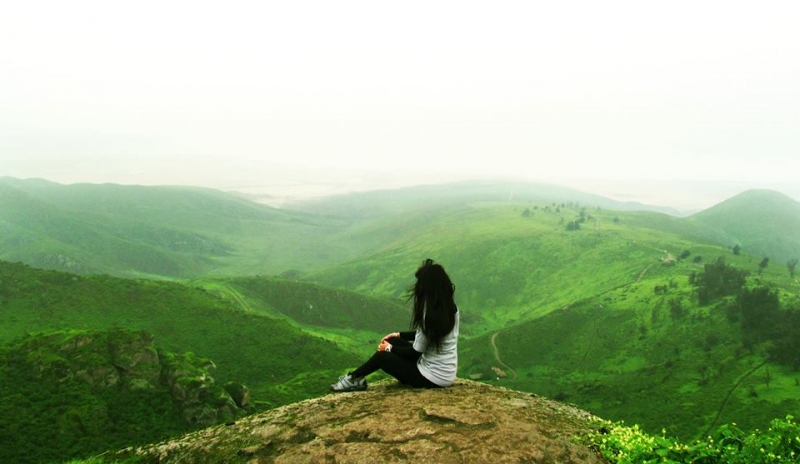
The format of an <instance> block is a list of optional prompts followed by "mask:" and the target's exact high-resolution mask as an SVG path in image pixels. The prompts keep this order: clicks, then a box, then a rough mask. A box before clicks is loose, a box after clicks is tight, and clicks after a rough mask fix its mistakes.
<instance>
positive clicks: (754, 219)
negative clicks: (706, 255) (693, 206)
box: [690, 190, 800, 267]
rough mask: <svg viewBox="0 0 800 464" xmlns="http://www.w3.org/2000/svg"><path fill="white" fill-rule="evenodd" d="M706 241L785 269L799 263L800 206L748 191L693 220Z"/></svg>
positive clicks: (778, 196) (779, 196)
mask: <svg viewBox="0 0 800 464" xmlns="http://www.w3.org/2000/svg"><path fill="white" fill-rule="evenodd" d="M690 221H691V222H693V223H695V224H699V225H701V226H703V227H704V231H703V232H704V234H703V236H704V238H706V239H711V240H714V241H715V242H717V243H721V244H727V245H728V246H734V245H739V246H741V248H742V250H743V251H746V252H748V253H751V254H754V255H761V256H767V257H769V258H770V259H771V260H772V265H773V266H776V267H778V266H780V267H784V265H785V264H786V262H787V261H788V260H790V259H800V234H798V231H800V203H798V202H797V201H794V200H792V199H791V198H789V197H787V196H786V195H784V194H782V193H779V192H775V191H771V190H749V191H746V192H743V193H741V194H739V195H737V196H735V197H733V198H730V199H728V200H725V201H723V202H722V203H719V204H717V205H715V206H713V207H711V208H709V209H707V210H705V211H701V212H699V213H697V214H695V215H694V216H692V217H691V218H690Z"/></svg>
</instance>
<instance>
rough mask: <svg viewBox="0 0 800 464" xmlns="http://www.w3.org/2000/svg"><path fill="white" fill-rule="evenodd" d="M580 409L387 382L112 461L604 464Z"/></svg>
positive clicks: (498, 391)
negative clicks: (585, 437)
mask: <svg viewBox="0 0 800 464" xmlns="http://www.w3.org/2000/svg"><path fill="white" fill-rule="evenodd" d="M596 421H597V418H596V417H594V416H592V415H591V414H589V413H587V412H586V411H583V410H580V409H578V408H576V407H574V406H571V405H566V404H563V403H558V402H555V401H552V400H548V399H545V398H542V397H539V396H536V395H533V394H530V393H523V392H519V391H514V390H508V389H505V388H500V387H495V386H491V385H487V384H483V383H478V382H473V381H469V380H458V381H457V382H456V384H455V385H453V386H452V387H450V388H446V389H441V390H415V389H410V388H406V387H403V386H400V385H398V384H397V383H395V382H393V381H383V382H379V383H377V384H375V385H370V388H369V390H367V391H365V392H353V393H339V394H329V395H326V396H323V397H320V398H315V399H311V400H306V401H302V402H299V403H294V404H291V405H287V406H283V407H280V408H277V409H273V410H270V411H266V412H262V413H258V414H254V415H251V416H247V417H245V418H243V419H240V420H238V421H237V422H236V423H233V424H228V425H225V426H216V427H211V428H208V429H204V430H201V431H198V432H193V433H191V434H188V435H185V436H183V437H181V438H178V439H175V440H172V441H168V442H164V443H159V444H155V445H149V446H146V447H139V448H128V449H125V450H122V451H120V452H118V453H115V454H113V455H106V457H107V458H109V459H111V460H119V459H123V460H128V459H131V460H134V461H136V462H153V463H156V462H158V463H179V462H180V463H183V462H192V463H221V462H225V463H298V462H313V463H320V462H335V463H374V462H381V463H392V462H406V461H409V462H415V463H451V462H452V463H484V462H487V463H488V462H491V463H516V462H528V463H602V462H604V461H603V460H602V459H601V458H599V457H597V456H596V455H595V454H594V452H592V451H591V450H590V449H588V448H587V447H586V446H584V445H582V444H580V443H578V442H576V441H575V439H574V437H576V436H579V435H581V434H584V433H586V432H588V431H590V430H592V429H593V428H595V427H597V422H596Z"/></svg>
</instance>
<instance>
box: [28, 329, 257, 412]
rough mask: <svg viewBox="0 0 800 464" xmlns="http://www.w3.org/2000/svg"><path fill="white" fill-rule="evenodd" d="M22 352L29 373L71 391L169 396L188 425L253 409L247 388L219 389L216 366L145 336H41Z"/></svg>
mask: <svg viewBox="0 0 800 464" xmlns="http://www.w3.org/2000/svg"><path fill="white" fill-rule="evenodd" d="M18 352H19V353H21V354H23V356H24V360H25V361H24V362H25V364H27V366H28V367H26V370H29V371H30V372H32V373H33V374H34V376H35V377H36V378H37V379H39V380H40V381H43V382H49V383H51V384H56V385H65V386H66V385H69V386H70V387H71V388H75V387H76V386H77V385H85V386H86V387H87V388H88V390H87V392H92V393H93V394H95V395H97V394H105V393H107V392H111V391H126V390H127V391H137V390H140V391H153V392H156V391H164V392H167V393H168V394H169V398H171V399H172V401H174V403H175V405H176V408H177V409H178V411H180V413H181V415H182V417H183V420H184V422H185V423H186V425H187V426H204V427H205V426H209V425H213V424H217V423H219V422H226V421H230V420H232V419H233V418H235V417H236V416H237V415H241V414H242V413H243V412H244V409H245V408H247V407H248V406H249V404H248V402H249V392H248V391H247V389H246V387H244V386H242V385H240V384H231V385H226V386H225V387H222V386H218V385H216V383H215V380H214V377H213V375H214V373H215V371H216V366H215V365H214V363H213V362H212V361H210V360H207V359H204V358H199V357H196V356H194V355H192V354H191V353H186V354H173V353H167V352H163V351H159V350H157V349H156V347H155V344H154V340H153V336H152V335H151V334H150V333H148V332H146V331H130V330H121V329H118V330H109V331H100V332H58V333H53V334H48V335H39V336H33V337H30V338H28V339H26V340H24V341H23V343H22V344H21V346H20V347H19V348H18ZM234 397H235V398H236V399H234Z"/></svg>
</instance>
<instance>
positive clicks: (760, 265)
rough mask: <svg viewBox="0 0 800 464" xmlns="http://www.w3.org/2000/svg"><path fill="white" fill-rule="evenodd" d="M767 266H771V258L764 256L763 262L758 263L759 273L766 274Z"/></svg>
mask: <svg viewBox="0 0 800 464" xmlns="http://www.w3.org/2000/svg"><path fill="white" fill-rule="evenodd" d="M767 266H769V258H767V257H766V256H764V259H762V260H761V262H760V263H758V273H759V274H761V273H762V272H764V269H766V268H767Z"/></svg>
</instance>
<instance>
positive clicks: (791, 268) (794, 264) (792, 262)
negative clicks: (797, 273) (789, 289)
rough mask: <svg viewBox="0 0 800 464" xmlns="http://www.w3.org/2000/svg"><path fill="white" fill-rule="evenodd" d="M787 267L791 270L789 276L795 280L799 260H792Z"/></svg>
mask: <svg viewBox="0 0 800 464" xmlns="http://www.w3.org/2000/svg"><path fill="white" fill-rule="evenodd" d="M786 267H787V268H789V276H790V277H791V278H792V279H794V268H795V267H797V258H792V259H790V260H789V261H788V262H787V263H786Z"/></svg>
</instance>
